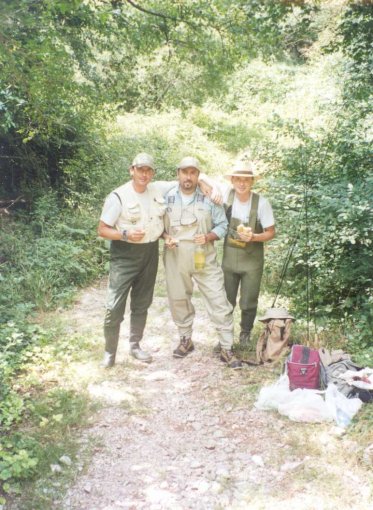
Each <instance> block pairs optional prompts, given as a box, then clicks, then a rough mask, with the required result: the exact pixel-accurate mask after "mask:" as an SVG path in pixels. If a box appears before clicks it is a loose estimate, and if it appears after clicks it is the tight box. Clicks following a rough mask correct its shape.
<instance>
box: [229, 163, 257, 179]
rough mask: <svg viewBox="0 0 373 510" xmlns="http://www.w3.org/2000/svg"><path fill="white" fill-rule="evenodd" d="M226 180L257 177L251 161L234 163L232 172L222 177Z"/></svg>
mask: <svg viewBox="0 0 373 510" xmlns="http://www.w3.org/2000/svg"><path fill="white" fill-rule="evenodd" d="M224 177H225V178H226V179H229V180H230V179H231V177H258V174H257V172H256V169H255V166H254V164H253V163H252V162H251V161H244V160H243V161H236V162H235V163H234V165H233V167H232V170H231V171H230V172H228V173H227V174H225V175H224Z"/></svg>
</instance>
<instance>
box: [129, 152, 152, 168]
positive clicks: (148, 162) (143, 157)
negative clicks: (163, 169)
mask: <svg viewBox="0 0 373 510" xmlns="http://www.w3.org/2000/svg"><path fill="white" fill-rule="evenodd" d="M132 166H139V167H141V166H148V167H150V168H151V169H152V170H155V166H154V159H153V157H152V156H151V155H150V154H147V153H146V152H140V154H137V156H136V157H135V159H134V160H133V161H132Z"/></svg>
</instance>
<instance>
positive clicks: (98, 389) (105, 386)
mask: <svg viewBox="0 0 373 510" xmlns="http://www.w3.org/2000/svg"><path fill="white" fill-rule="evenodd" d="M88 393H89V394H90V396H91V397H93V398H96V399H99V400H105V401H106V402H110V403H113V404H121V403H122V402H129V403H135V402H136V401H137V399H136V397H135V396H134V395H133V392H132V390H131V389H129V388H123V387H120V385H118V384H117V383H115V382H112V381H104V382H102V383H101V384H89V385H88Z"/></svg>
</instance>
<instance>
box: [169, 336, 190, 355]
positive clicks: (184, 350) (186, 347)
mask: <svg viewBox="0 0 373 510" xmlns="http://www.w3.org/2000/svg"><path fill="white" fill-rule="evenodd" d="M193 350H194V345H193V342H192V339H191V338H187V337H186V336H182V337H181V339H180V343H179V345H178V346H177V347H176V349H175V350H174V351H173V356H174V358H185V356H186V355H187V354H189V353H190V352H192V351H193Z"/></svg>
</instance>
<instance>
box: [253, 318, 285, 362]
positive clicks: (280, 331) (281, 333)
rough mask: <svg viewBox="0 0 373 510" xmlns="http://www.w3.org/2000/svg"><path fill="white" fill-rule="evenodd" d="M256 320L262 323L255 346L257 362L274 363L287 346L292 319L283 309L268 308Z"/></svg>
mask: <svg viewBox="0 0 373 510" xmlns="http://www.w3.org/2000/svg"><path fill="white" fill-rule="evenodd" d="M258 320H260V321H261V322H263V323H264V330H263V331H262V333H261V335H260V337H259V339H258V342H257V345H256V358H257V361H258V362H259V363H267V362H271V361H272V362H273V361H276V360H277V359H279V358H280V357H281V354H282V353H283V351H284V350H285V349H286V347H287V346H288V343H289V337H290V329H291V324H292V322H293V320H294V317H293V316H292V315H290V314H289V312H288V311H287V310H286V309H285V308H269V309H268V310H267V311H266V313H265V315H264V316H263V317H260V318H259V319H258Z"/></svg>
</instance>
